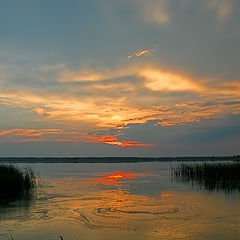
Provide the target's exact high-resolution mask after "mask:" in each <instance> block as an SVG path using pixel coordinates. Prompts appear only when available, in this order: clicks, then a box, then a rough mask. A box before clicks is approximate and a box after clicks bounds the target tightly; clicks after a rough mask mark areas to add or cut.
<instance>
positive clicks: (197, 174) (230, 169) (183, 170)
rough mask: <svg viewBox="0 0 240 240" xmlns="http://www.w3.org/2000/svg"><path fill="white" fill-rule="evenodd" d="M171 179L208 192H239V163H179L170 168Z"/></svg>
mask: <svg viewBox="0 0 240 240" xmlns="http://www.w3.org/2000/svg"><path fill="white" fill-rule="evenodd" d="M171 174H172V179H174V180H176V181H180V182H191V183H192V185H193V186H194V185H196V184H197V185H198V186H200V188H204V189H206V190H208V191H224V192H225V193H235V192H240V162H237V161H236V162H224V163H206V162H205V163H179V164H178V165H177V166H175V167H172V168H171Z"/></svg>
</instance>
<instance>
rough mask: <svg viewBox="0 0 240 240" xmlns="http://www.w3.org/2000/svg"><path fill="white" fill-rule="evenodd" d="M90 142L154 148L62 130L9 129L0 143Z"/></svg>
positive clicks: (142, 144) (135, 142)
mask: <svg viewBox="0 0 240 240" xmlns="http://www.w3.org/2000/svg"><path fill="white" fill-rule="evenodd" d="M43 141H49V142H89V143H91V142H92V143H104V144H108V145H114V146H118V147H152V146H153V144H146V143H140V142H137V141H130V140H119V139H118V138H117V136H115V135H103V136H97V135H88V134H86V133H81V132H76V131H64V130H62V129H9V130H1V131H0V142H43Z"/></svg>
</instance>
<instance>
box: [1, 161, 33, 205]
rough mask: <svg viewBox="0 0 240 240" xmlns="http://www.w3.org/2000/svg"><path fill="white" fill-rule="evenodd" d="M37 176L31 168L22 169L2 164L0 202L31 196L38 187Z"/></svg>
mask: <svg viewBox="0 0 240 240" xmlns="http://www.w3.org/2000/svg"><path fill="white" fill-rule="evenodd" d="M36 183H37V177H36V175H35V173H34V171H33V170H32V169H31V168H23V169H20V168H18V167H16V166H14V165H11V164H0V203H3V202H9V201H10V200H16V199H20V198H30V197H31V196H32V195H33V193H34V191H35V189H36Z"/></svg>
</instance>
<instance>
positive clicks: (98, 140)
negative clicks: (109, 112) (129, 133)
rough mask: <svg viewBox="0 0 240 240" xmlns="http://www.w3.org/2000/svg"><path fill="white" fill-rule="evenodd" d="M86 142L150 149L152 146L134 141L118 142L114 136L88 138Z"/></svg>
mask: <svg viewBox="0 0 240 240" xmlns="http://www.w3.org/2000/svg"><path fill="white" fill-rule="evenodd" d="M86 139H87V141H89V142H95V143H105V144H110V145H115V146H119V147H151V146H153V145H152V144H146V143H139V142H136V141H122V140H118V139H117V138H116V136H114V135H105V136H88V137H87V138H86Z"/></svg>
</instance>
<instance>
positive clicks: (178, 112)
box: [0, 64, 240, 145]
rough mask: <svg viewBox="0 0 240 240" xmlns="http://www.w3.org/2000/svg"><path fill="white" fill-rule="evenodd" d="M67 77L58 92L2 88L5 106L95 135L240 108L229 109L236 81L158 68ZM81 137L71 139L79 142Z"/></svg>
mask: <svg viewBox="0 0 240 240" xmlns="http://www.w3.org/2000/svg"><path fill="white" fill-rule="evenodd" d="M63 73H64V74H59V76H60V77H59V79H57V80H58V83H56V85H57V89H54V88H53V89H51V90H49V89H42V90H41V89H40V90H39V89H28V88H27V87H25V88H24V87H18V88H16V90H14V89H13V88H11V89H7V88H1V87H0V90H1V91H0V100H1V103H2V104H5V105H7V106H8V107H13V108H25V109H28V110H29V109H30V110H32V112H33V113H34V114H35V115H33V116H35V119H36V120H37V121H41V120H43V121H49V122H50V121H51V122H52V123H58V124H61V125H62V124H64V125H65V126H68V128H69V129H73V128H75V129H78V131H81V130H83V131H84V132H85V131H86V129H88V130H89V131H91V132H93V131H98V130H108V129H109V128H115V129H121V128H124V127H126V126H127V125H128V124H131V123H133V124H134V123H146V122H147V121H149V120H155V121H159V124H160V125H162V126H170V125H176V124H184V123H189V122H196V121H200V120H202V119H208V118H211V117H222V116H225V115H227V114H237V113H239V112H240V109H239V104H225V102H235V103H236V101H237V100H238V99H239V96H240V94H239V88H240V87H239V83H238V81H234V82H228V83H225V82H224V81H222V82H219V81H217V80H216V79H213V80H211V79H207V80H206V79H198V78H195V77H194V76H190V75H187V74H184V73H180V72H177V71H173V70H165V69H163V68H161V67H159V66H156V65H148V66H144V65H138V64H136V65H135V64H134V65H131V66H127V67H125V68H119V69H104V70H102V71H95V70H93V69H92V70H89V69H88V70H84V69H83V70H80V71H76V72H72V71H69V70H64V71H63ZM93 76H94V77H93ZM119 78H120V79H119ZM81 81H84V83H82V82H81ZM179 93H184V94H179ZM187 94H189V96H190V98H189V96H188V97H186V96H185V95H187ZM190 94H191V95H190ZM179 96H180V97H179ZM209 102H212V104H211V106H210V105H209ZM23 118H24V116H23ZM19 134H20V133H19ZM36 134H39V133H36ZM78 137H79V136H77V135H73V138H74V140H76V141H78ZM68 138H70V136H68ZM80 138H81V136H80ZM63 139H64V137H63ZM110 142H112V143H111V144H112V145H114V144H115V145H117V144H118V145H124V144H125V145H131V144H132V145H133V144H135V145H136V144H138V143H131V142H129V143H128V142H125V143H123V142H122V141H118V140H113V141H109V143H108V144H110ZM113 143H114V144H113Z"/></svg>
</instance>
